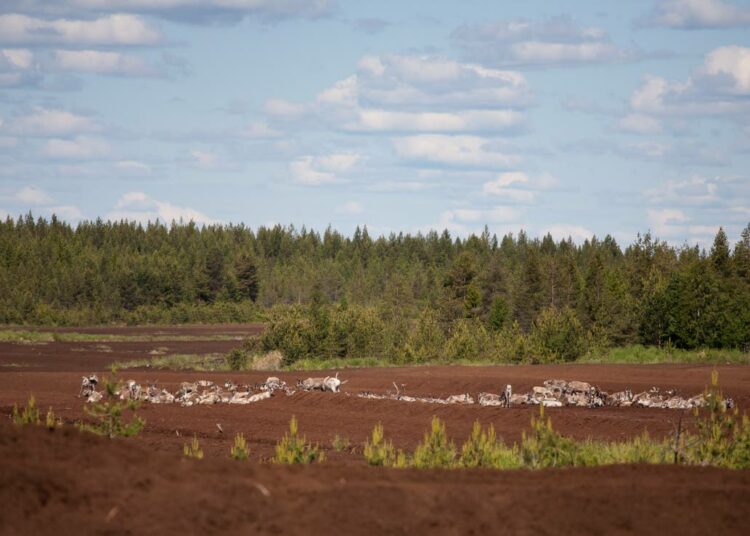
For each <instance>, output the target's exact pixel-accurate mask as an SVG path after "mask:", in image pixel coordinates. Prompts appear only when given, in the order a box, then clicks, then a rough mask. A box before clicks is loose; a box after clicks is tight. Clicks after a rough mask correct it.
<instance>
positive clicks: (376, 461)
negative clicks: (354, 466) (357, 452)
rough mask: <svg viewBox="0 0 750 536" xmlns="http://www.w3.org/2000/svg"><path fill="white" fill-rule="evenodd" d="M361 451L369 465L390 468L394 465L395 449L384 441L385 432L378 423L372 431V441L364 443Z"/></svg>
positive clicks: (388, 442)
mask: <svg viewBox="0 0 750 536" xmlns="http://www.w3.org/2000/svg"><path fill="white" fill-rule="evenodd" d="M363 450H364V455H365V460H367V463H368V464H370V465H376V466H385V467H392V466H393V465H395V463H396V457H397V454H396V449H394V448H393V443H391V442H390V441H387V440H386V439H385V430H384V429H383V425H382V424H380V423H378V424H376V425H375V427H374V428H373V429H372V439H368V440H367V441H365V444H364V449H363Z"/></svg>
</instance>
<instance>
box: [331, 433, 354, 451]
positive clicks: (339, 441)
mask: <svg viewBox="0 0 750 536" xmlns="http://www.w3.org/2000/svg"><path fill="white" fill-rule="evenodd" d="M331 446H332V447H333V450H335V451H336V452H343V451H345V450H349V448H350V447H351V441H349V438H348V437H342V436H340V435H339V434H336V435H335V436H334V438H333V440H332V441H331Z"/></svg>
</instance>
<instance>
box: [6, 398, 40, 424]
mask: <svg viewBox="0 0 750 536" xmlns="http://www.w3.org/2000/svg"><path fill="white" fill-rule="evenodd" d="M11 418H12V419H13V423H14V424H17V425H19V426H23V425H25V424H41V423H42V419H41V418H40V416H39V408H38V407H36V399H35V398H34V395H30V396H29V401H28V403H27V404H26V407H25V408H23V409H22V410H21V411H19V409H18V406H17V405H15V404H14V405H13V414H12V417H11Z"/></svg>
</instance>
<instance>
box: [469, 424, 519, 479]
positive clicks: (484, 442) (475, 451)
mask: <svg viewBox="0 0 750 536" xmlns="http://www.w3.org/2000/svg"><path fill="white" fill-rule="evenodd" d="M458 463H459V465H460V466H461V467H491V468H494V469H516V468H518V467H520V466H521V459H520V457H519V453H518V448H517V447H516V446H515V445H514V446H513V447H507V446H506V445H505V444H504V443H503V442H502V441H499V440H498V439H497V438H496V437H495V427H494V426H492V425H490V426H489V427H488V428H487V430H483V429H482V425H481V424H479V421H474V426H473V428H472V430H471V435H470V436H469V438H468V439H467V440H466V441H465V442H464V444H463V445H462V446H461V454H460V456H459V459H458Z"/></svg>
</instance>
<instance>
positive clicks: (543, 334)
mask: <svg viewBox="0 0 750 536" xmlns="http://www.w3.org/2000/svg"><path fill="white" fill-rule="evenodd" d="M530 338H531V344H532V348H533V350H534V352H535V353H537V354H538V356H539V360H540V361H541V362H543V363H550V362H555V361H564V362H570V361H575V360H576V359H577V358H578V357H580V356H582V355H584V354H585V353H586V347H587V345H586V340H587V339H586V333H585V331H584V329H583V327H582V326H581V323H580V322H579V321H578V318H576V315H575V312H573V310H572V309H570V308H569V307H565V308H563V309H557V308H555V307H550V308H547V309H545V310H543V311H542V312H541V313H539V316H537V318H536V319H535V320H534V325H533V327H532V329H531V337H530Z"/></svg>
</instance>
